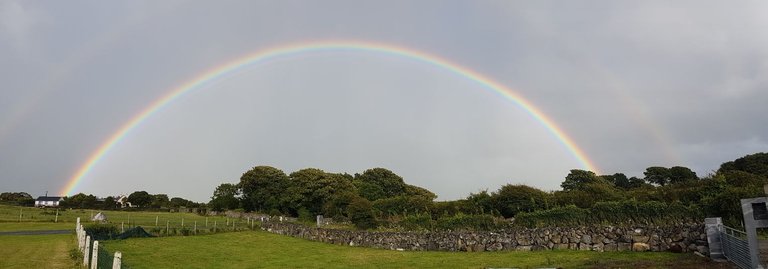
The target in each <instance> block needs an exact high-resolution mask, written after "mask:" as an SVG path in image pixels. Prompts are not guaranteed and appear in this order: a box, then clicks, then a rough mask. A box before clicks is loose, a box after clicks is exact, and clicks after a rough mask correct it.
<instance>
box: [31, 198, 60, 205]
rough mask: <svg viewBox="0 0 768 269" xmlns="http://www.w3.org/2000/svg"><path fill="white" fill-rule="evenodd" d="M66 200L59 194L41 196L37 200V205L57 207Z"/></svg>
mask: <svg viewBox="0 0 768 269" xmlns="http://www.w3.org/2000/svg"><path fill="white" fill-rule="evenodd" d="M62 200H64V198H63V197H58V196H40V197H37V199H36V200H35V206H36V207H56V206H59V203H61V201H62Z"/></svg>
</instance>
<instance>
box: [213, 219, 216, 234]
mask: <svg viewBox="0 0 768 269" xmlns="http://www.w3.org/2000/svg"><path fill="white" fill-rule="evenodd" d="M213 232H214V233H215V232H216V221H213Z"/></svg>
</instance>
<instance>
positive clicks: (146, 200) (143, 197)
mask: <svg viewBox="0 0 768 269" xmlns="http://www.w3.org/2000/svg"><path fill="white" fill-rule="evenodd" d="M152 200H153V196H152V195H150V194H149V193H148V192H146V191H135V192H133V193H131V195H128V202H130V203H131V204H132V205H136V206H138V207H147V206H149V205H151V204H152Z"/></svg>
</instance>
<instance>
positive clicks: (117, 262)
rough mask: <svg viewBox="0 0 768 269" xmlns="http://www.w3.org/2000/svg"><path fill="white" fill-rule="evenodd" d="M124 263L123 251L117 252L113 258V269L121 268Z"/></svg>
mask: <svg viewBox="0 0 768 269" xmlns="http://www.w3.org/2000/svg"><path fill="white" fill-rule="evenodd" d="M122 263H123V253H122V252H120V251H116V252H115V258H114V259H113V260H112V269H121V268H120V267H122Z"/></svg>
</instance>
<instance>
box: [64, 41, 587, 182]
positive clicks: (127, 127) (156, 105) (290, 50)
mask: <svg viewBox="0 0 768 269" xmlns="http://www.w3.org/2000/svg"><path fill="white" fill-rule="evenodd" d="M325 50H356V51H364V52H373V53H381V54H388V55H394V56H399V57H404V58H409V59H413V60H417V61H420V62H424V63H427V64H430V65H433V66H437V67H440V68H442V69H445V70H448V71H450V72H452V73H455V74H458V75H460V76H463V77H465V78H467V79H469V80H472V81H474V82H477V83H478V84H480V85H482V86H483V88H485V89H487V90H490V91H492V92H495V93H497V94H499V95H501V96H503V97H504V98H506V99H508V100H510V101H512V102H513V103H514V104H516V105H518V106H519V107H521V108H522V109H523V110H525V111H526V112H527V113H528V114H530V116H531V117H533V118H534V119H535V120H536V121H538V122H539V123H540V124H541V125H543V126H544V127H545V128H546V129H547V130H548V131H549V132H550V133H551V134H552V135H553V136H554V137H555V138H557V140H559V141H560V143H561V144H562V145H563V146H565V148H566V149H567V150H568V151H569V152H570V153H571V154H572V155H573V157H575V159H576V160H577V161H578V162H579V163H580V164H581V165H582V166H583V168H586V169H587V170H590V171H594V172H596V173H597V172H598V170H597V167H596V166H595V165H594V164H593V163H592V161H590V160H589V158H587V155H586V154H584V151H583V150H581V149H580V148H579V147H578V146H577V145H576V143H574V142H573V139H571V138H570V137H569V136H568V135H566V133H565V132H563V130H562V129H560V127H558V126H557V125H556V124H555V123H554V121H552V120H551V119H550V118H549V117H547V116H546V115H545V114H544V113H543V112H541V110H539V109H538V108H536V107H535V106H534V105H533V103H531V102H529V101H528V100H526V99H524V98H523V97H522V96H520V95H518V94H517V93H515V92H514V91H512V90H511V89H510V88H507V87H506V86H504V85H502V84H501V83H498V82H496V81H494V80H492V79H490V78H488V77H486V76H483V75H482V74H480V73H477V72H475V71H474V70H471V69H469V68H466V67H463V66H460V65H458V64H456V63H453V62H451V61H448V60H446V59H443V58H440V57H438V56H435V55H431V54H428V53H425V52H421V51H417V50H413V49H409V48H404V47H398V46H394V45H390V44H381V43H373V42H361V41H323V42H309V43H297V44H291V45H284V46H277V47H272V48H267V49H262V50H259V51H256V52H255V53H253V54H249V55H246V56H244V57H240V58H237V59H235V60H233V61H231V62H228V63H225V64H223V65H220V66H217V67H214V68H212V69H210V70H208V71H206V72H203V73H202V74H200V75H198V76H196V77H194V78H193V79H192V80H189V81H188V82H186V83H184V84H182V85H180V86H179V87H177V88H175V89H173V90H172V91H170V92H169V93H168V94H166V95H164V96H163V97H161V98H159V99H157V100H155V101H154V102H152V103H151V104H150V105H149V106H147V107H146V108H144V110H142V111H141V112H139V113H138V114H137V115H135V116H134V117H133V118H131V119H130V120H129V121H128V122H126V123H125V124H123V125H122V126H121V127H120V128H119V129H118V130H117V131H116V132H115V133H113V134H112V135H111V136H110V137H109V139H107V140H106V141H105V142H104V143H102V144H101V146H99V148H98V149H96V151H94V152H93V153H92V154H91V155H90V156H89V157H88V160H87V161H86V162H85V163H83V164H82V166H80V168H79V169H78V170H77V172H76V173H75V174H74V175H72V177H71V178H70V179H69V181H68V182H67V184H66V186H65V187H64V189H63V190H62V192H63V193H64V195H71V194H72V192H73V191H74V190H75V188H76V187H77V185H78V183H80V182H81V181H82V180H83V178H84V177H85V176H86V175H87V174H88V173H89V172H90V171H91V170H92V169H93V167H94V166H96V164H97V163H98V162H99V160H101V159H102V158H103V157H104V155H106V154H107V153H108V152H109V150H110V149H112V148H113V147H114V146H115V145H116V144H117V143H118V142H120V140H122V139H123V138H124V137H125V136H126V135H127V134H128V133H129V132H130V131H131V130H132V129H134V128H136V126H138V125H139V124H141V123H142V122H143V121H144V120H146V119H147V118H149V117H150V116H152V114H154V113H155V112H157V111H158V110H160V109H161V108H162V107H164V106H165V105H168V104H169V103H171V102H173V101H174V100H176V99H177V98H179V97H181V96H182V95H184V94H185V93H187V92H190V91H191V90H193V89H196V88H199V87H201V86H202V85H205V84H207V83H210V82H212V81H215V80H216V79H217V78H220V77H223V76H225V75H227V74H230V73H232V72H234V71H236V70H238V69H241V68H243V67H247V66H250V65H253V64H256V63H260V62H264V61H267V60H270V59H275V58H279V57H281V56H287V55H293V54H301V53H310V52H317V51H325Z"/></svg>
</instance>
